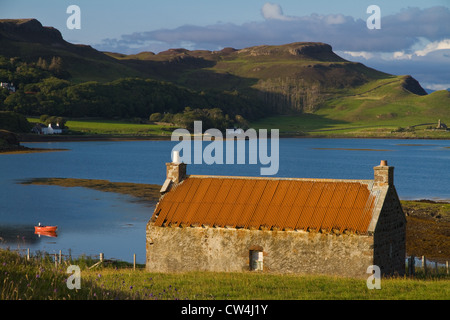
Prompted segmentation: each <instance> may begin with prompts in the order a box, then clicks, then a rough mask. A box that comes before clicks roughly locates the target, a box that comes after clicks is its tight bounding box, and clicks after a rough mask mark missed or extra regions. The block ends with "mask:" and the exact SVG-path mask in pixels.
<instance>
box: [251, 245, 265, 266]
mask: <svg viewBox="0 0 450 320" xmlns="http://www.w3.org/2000/svg"><path fill="white" fill-rule="evenodd" d="M250 271H263V251H262V249H261V250H250Z"/></svg>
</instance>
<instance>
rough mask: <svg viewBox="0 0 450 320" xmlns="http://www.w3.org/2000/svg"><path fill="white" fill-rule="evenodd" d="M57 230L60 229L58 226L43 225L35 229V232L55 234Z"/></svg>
mask: <svg viewBox="0 0 450 320" xmlns="http://www.w3.org/2000/svg"><path fill="white" fill-rule="evenodd" d="M57 228H58V227H57V226H41V225H39V226H35V227H34V231H35V232H55V231H56V229H57Z"/></svg>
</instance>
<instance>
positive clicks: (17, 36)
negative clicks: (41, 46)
mask: <svg viewBox="0 0 450 320" xmlns="http://www.w3.org/2000/svg"><path fill="white" fill-rule="evenodd" d="M0 38H8V39H9V40H14V41H27V42H40V43H45V44H61V45H65V44H67V42H66V41H64V39H63V37H62V35H61V32H59V31H58V30H57V29H55V28H53V27H44V26H42V24H41V23H40V22H39V21H38V20H36V19H2V20H0Z"/></svg>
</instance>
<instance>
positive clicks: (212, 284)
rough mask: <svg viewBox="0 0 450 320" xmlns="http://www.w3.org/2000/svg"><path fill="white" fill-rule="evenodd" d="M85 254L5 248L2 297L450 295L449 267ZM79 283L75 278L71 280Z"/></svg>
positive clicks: (0, 268) (0, 255) (0, 267)
mask: <svg viewBox="0 0 450 320" xmlns="http://www.w3.org/2000/svg"><path fill="white" fill-rule="evenodd" d="M96 262H97V261H95V260H92V259H90V258H86V257H82V258H79V259H77V260H66V261H62V263H61V264H59V263H58V264H55V262H54V261H53V256H49V255H40V256H35V257H31V259H30V260H27V258H26V257H23V256H20V255H18V254H17V253H15V252H12V251H7V250H0V300H117V299H119V300H185V299H188V300H260V299H264V300H305V299H307V300H328V299H338V300H348V299H352V300H446V299H449V297H450V278H449V276H448V274H446V273H445V270H444V269H442V270H440V274H435V273H428V274H427V275H424V274H423V273H422V272H421V270H420V269H417V273H416V276H415V278H408V277H401V278H391V279H384V278H382V279H381V282H380V284H381V289H372V290H370V289H368V287H367V279H353V278H344V277H333V276H318V275H317V276H314V275H280V274H267V273H254V272H241V273H223V272H220V273H214V272H186V273H152V272H148V271H146V270H145V269H144V268H143V267H144V266H143V265H138V266H136V268H135V269H134V268H133V266H132V265H130V264H127V263H123V262H111V263H110V264H108V265H105V266H104V265H99V266H96V267H93V268H91V267H92V266H94V264H95V263H96ZM69 265H77V266H79V267H80V271H81V272H80V277H81V278H80V286H81V287H80V289H69V288H68V287H67V281H70V282H72V279H69V274H68V273H67V268H68V266H69ZM72 283H74V282H72Z"/></svg>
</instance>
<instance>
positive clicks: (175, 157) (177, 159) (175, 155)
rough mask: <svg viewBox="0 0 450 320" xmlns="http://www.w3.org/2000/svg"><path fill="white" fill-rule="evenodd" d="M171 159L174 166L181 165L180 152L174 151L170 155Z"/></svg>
mask: <svg viewBox="0 0 450 320" xmlns="http://www.w3.org/2000/svg"><path fill="white" fill-rule="evenodd" d="M172 158H173V160H172V163H175V164H179V163H181V161H180V152H179V151H174V152H173V154H172Z"/></svg>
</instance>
